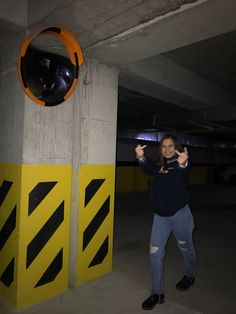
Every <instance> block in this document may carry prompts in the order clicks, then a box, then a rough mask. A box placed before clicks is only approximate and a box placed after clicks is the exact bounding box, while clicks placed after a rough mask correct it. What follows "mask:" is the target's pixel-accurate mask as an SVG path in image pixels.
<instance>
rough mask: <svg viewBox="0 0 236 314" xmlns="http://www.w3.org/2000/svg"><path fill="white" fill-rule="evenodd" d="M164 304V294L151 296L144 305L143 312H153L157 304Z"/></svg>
mask: <svg viewBox="0 0 236 314" xmlns="http://www.w3.org/2000/svg"><path fill="white" fill-rule="evenodd" d="M164 302H165V296H164V294H151V295H150V297H149V298H147V300H145V301H144V302H143V303H142V309H143V310H152V309H153V308H154V307H155V305H156V304H157V303H158V304H162V303H164Z"/></svg>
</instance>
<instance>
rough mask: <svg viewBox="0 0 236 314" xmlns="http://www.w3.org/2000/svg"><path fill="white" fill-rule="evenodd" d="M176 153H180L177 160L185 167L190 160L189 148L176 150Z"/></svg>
mask: <svg viewBox="0 0 236 314" xmlns="http://www.w3.org/2000/svg"><path fill="white" fill-rule="evenodd" d="M175 152H176V154H177V155H178V158H177V162H178V163H179V165H180V166H181V167H185V166H186V164H187V160H188V150H187V148H186V147H184V151H183V152H182V153H180V152H179V151H178V150H175Z"/></svg>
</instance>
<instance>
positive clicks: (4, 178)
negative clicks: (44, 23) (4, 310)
mask: <svg viewBox="0 0 236 314" xmlns="http://www.w3.org/2000/svg"><path fill="white" fill-rule="evenodd" d="M21 43H22V40H19V41H14V42H11V43H9V46H8V48H6V51H5V52H4V51H1V57H0V58H1V61H2V59H3V57H4V53H5V54H6V55H7V56H8V60H7V62H6V60H4V61H5V62H4V70H3V68H2V66H3V62H1V72H0V73H1V77H0V84H1V85H0V86H1V102H0V111H1V114H0V117H1V123H0V134H1V135H0V296H3V297H5V298H6V299H7V300H8V301H9V302H10V303H11V304H12V305H13V306H15V307H16V308H17V309H22V308H25V307H29V306H31V305H32V304H35V303H38V302H41V301H44V300H46V299H48V298H51V297H54V296H56V295H58V294H61V293H63V292H64V291H65V290H67V289H68V286H75V285H77V284H81V283H83V282H87V281H89V280H92V279H95V278H97V277H99V276H102V275H104V274H106V273H108V272H110V271H111V268H112V242H113V210H114V186H115V152H116V119H117V94H118V71H117V69H116V68H113V67H111V66H108V65H105V64H102V63H100V62H99V61H97V60H92V59H87V61H86V63H85V65H84V66H83V67H81V71H80V79H79V83H78V86H77V89H76V91H75V92H74V94H73V95H72V96H71V97H70V98H69V99H68V100H67V101H66V102H64V103H62V104H60V105H58V106H55V107H41V106H39V105H37V104H35V103H33V102H32V101H31V100H30V99H29V98H28V97H27V96H26V95H24V93H23V90H22V89H21V87H20V83H19V82H18V79H17V58H18V52H19V49H20V44H21ZM11 45H13V47H14V49H13V47H12V46H11ZM6 46H7V45H6Z"/></svg>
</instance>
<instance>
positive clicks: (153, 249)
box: [150, 245, 159, 254]
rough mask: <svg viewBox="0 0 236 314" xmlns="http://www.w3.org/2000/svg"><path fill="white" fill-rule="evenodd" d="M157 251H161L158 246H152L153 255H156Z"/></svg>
mask: <svg viewBox="0 0 236 314" xmlns="http://www.w3.org/2000/svg"><path fill="white" fill-rule="evenodd" d="M157 251H159V247H158V246H153V245H150V253H151V254H155V253H156V252H157Z"/></svg>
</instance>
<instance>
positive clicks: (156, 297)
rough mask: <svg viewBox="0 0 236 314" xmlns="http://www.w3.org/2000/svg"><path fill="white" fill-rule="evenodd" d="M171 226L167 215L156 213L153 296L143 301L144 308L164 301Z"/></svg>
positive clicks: (153, 239) (153, 247) (152, 257)
mask: <svg viewBox="0 0 236 314" xmlns="http://www.w3.org/2000/svg"><path fill="white" fill-rule="evenodd" d="M170 233H171V228H170V225H169V223H168V218H167V217H161V216H158V215H156V214H155V215H154V219H153V225H152V234H151V241H150V266H151V275H152V291H151V296H150V297H149V298H147V299H146V300H145V301H144V302H143V303H142V308H143V309H144V310H151V309H153V308H154V306H155V305H156V304H157V303H159V304H161V303H164V301H165V299H164V273H163V260H164V257H165V247H166V243H167V240H168V238H169V236H170Z"/></svg>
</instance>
